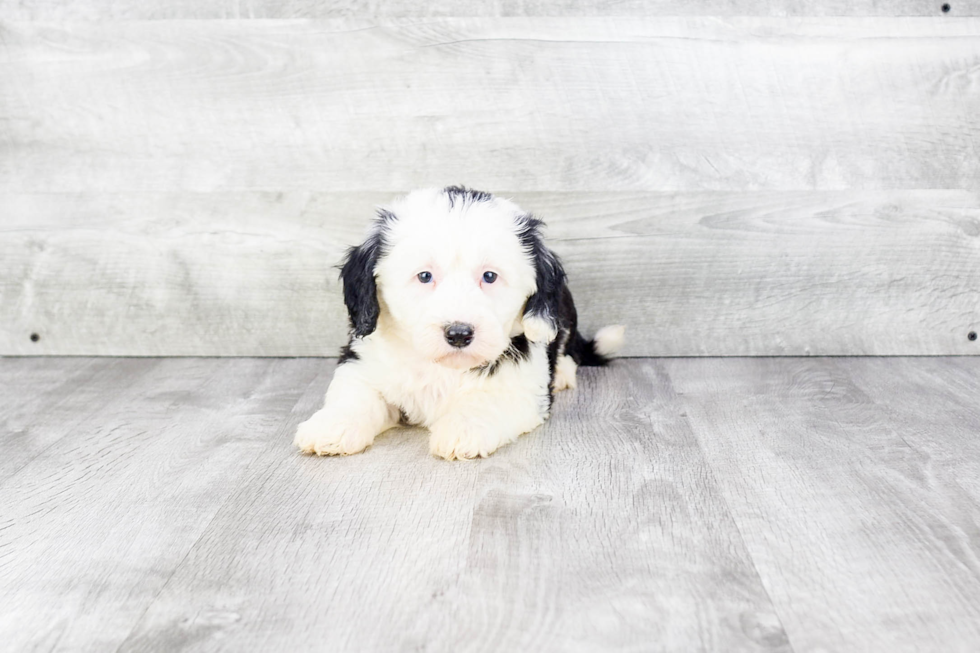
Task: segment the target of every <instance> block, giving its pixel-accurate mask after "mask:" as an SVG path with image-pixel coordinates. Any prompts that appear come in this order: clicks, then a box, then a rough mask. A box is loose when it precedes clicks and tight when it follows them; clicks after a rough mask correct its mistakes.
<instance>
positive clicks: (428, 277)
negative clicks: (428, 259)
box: [418, 271, 432, 283]
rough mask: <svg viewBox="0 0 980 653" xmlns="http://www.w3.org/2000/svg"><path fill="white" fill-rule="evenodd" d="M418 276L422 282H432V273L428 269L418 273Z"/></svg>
mask: <svg viewBox="0 0 980 653" xmlns="http://www.w3.org/2000/svg"><path fill="white" fill-rule="evenodd" d="M418 278H419V281H421V282H422V283H431V282H432V273H431V272H428V271H426V272H419V273H418Z"/></svg>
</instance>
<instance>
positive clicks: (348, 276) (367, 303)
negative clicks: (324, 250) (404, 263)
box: [340, 209, 397, 337]
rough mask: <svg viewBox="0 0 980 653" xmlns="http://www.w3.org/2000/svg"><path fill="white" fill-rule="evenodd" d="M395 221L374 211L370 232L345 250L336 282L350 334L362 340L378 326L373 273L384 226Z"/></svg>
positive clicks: (381, 253) (381, 249)
mask: <svg viewBox="0 0 980 653" xmlns="http://www.w3.org/2000/svg"><path fill="white" fill-rule="evenodd" d="M395 220H397V217H396V216H395V214H394V213H392V212H391V211H388V210H386V209H378V216H377V218H375V229H374V232H373V233H372V234H371V235H370V236H368V239H367V240H365V241H364V242H363V243H361V244H360V245H358V246H357V247H351V248H350V249H349V250H347V256H346V257H345V258H344V262H343V264H342V265H341V268H340V278H341V280H343V282H344V304H346V305H347V315H348V317H349V318H350V328H351V333H352V334H353V335H354V336H355V337H363V336H366V335H368V334H369V333H372V332H373V331H374V330H375V329H376V328H377V326H378V314H379V313H380V312H381V307H380V305H379V304H378V286H377V283H376V281H375V279H374V270H375V268H376V267H377V265H378V259H379V258H381V257H382V256H384V254H385V235H386V234H387V231H388V225H389V224H390V223H391V222H394V221H395Z"/></svg>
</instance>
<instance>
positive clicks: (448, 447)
mask: <svg viewBox="0 0 980 653" xmlns="http://www.w3.org/2000/svg"><path fill="white" fill-rule="evenodd" d="M429 431H430V432H431V435H430V436H429V452H430V453H432V455H434V456H439V457H440V458H445V459H446V460H467V459H470V458H485V457H487V456H489V455H490V454H492V453H493V452H494V451H496V450H497V449H499V448H500V447H501V446H503V445H505V444H507V443H508V442H511V441H513V440H515V439H516V437H517V436H514V437H513V438H502V437H500V435H499V434H497V433H495V432H494V431H493V430H492V429H490V428H487V426H486V425H480V426H476V425H474V424H473V423H468V422H467V420H464V419H454V418H452V417H443V418H442V419H441V420H439V421H438V422H436V423H435V424H433V425H432V427H431V428H430V429H429Z"/></svg>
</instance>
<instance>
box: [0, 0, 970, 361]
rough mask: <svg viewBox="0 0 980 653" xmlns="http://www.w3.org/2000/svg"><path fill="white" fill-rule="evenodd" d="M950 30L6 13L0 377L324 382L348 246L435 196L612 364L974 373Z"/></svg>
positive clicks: (857, 16) (965, 171) (870, 17)
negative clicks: (536, 270)
mask: <svg viewBox="0 0 980 653" xmlns="http://www.w3.org/2000/svg"><path fill="white" fill-rule="evenodd" d="M942 4H943V3H935V2H911V1H896V2H879V1H873V0H854V1H851V2H837V1H834V2H816V1H815V0H812V1H804V0H797V1H795V2H794V1H786V2H778V1H776V0H773V1H763V0H754V1H751V0H728V1H723V0H717V1H709V2H704V3H679V2H676V0H675V1H672V2H659V1H651V2H642V3H641V2H627V3H613V2H608V1H601V0H593V1H592V2H582V3H570V2H531V1H525V2H520V1H517V2H507V3H494V2H491V3H483V2H476V1H475V0H456V1H455V2H447V3H440V4H438V5H432V6H425V3H422V4H421V5H420V6H416V3H408V2H390V3H373V2H346V3H337V2H335V3H307V2H301V1H299V0H293V1H289V0H287V1H284V2H268V1H262V0H255V1H254V2H239V1H237V0H236V1H235V2H230V1H226V2H219V1H215V2H189V1H178V2H159V1H148V2H137V1H136V0H129V1H113V2H108V1H107V0H106V1H103V2H96V1H94V0H86V1H83V2H75V3H59V2H53V1H42V0H36V1H33V2H31V1H29V0H17V1H14V0H0V354H94V355H221V356H224V355H229V356H231V355H252V356H255V355H258V356H264V355H270V356H272V355H274V356H293V355H333V354H334V353H335V351H336V347H337V346H338V345H339V344H340V343H341V342H342V341H343V339H344V334H345V330H346V322H345V317H344V312H343V308H342V305H341V303H340V297H339V287H338V283H337V279H336V270H335V269H334V267H333V266H335V265H336V263H337V262H338V260H339V258H340V255H341V253H342V251H343V249H344V248H345V247H346V246H347V245H349V244H352V243H354V242H357V241H358V240H359V238H360V236H361V234H362V233H363V230H364V228H365V225H366V224H367V221H368V219H369V218H370V216H371V214H372V212H373V208H374V206H375V205H376V204H378V203H383V202H386V201H388V200H390V199H391V198H393V197H394V196H395V195H397V194H399V193H402V192H405V191H408V190H411V189H412V188H416V187H419V186H426V185H446V184H449V183H463V184H466V185H469V186H474V187H477V188H482V189H487V190H491V191H494V192H497V193H500V194H503V195H506V196H509V197H513V198H515V199H516V200H518V201H519V202H520V203H521V204H523V205H524V206H525V207H526V208H528V209H530V210H532V211H534V212H535V213H536V214H538V215H539V216H540V217H542V218H544V219H545V220H546V221H547V222H548V224H549V226H550V235H551V237H552V242H553V245H554V247H555V249H556V250H557V251H558V252H559V253H560V254H561V255H562V256H563V257H564V258H565V260H566V263H567V268H568V269H569V272H570V275H571V281H572V287H573V290H574V291H575V292H576V296H577V299H578V303H579V304H580V312H581V313H582V322H583V325H584V327H585V329H586V330H587V331H588V330H591V329H594V328H597V327H598V326H601V325H602V324H605V323H609V322H621V323H624V324H626V325H627V326H628V327H629V336H628V344H627V348H626V352H625V353H626V354H627V355H643V356H649V355H664V356H688V355H824V354H826V355H831V354H833V355H861V354H883V355H887V354H978V353H980V340H975V341H971V340H970V339H969V337H968V334H969V333H971V332H975V331H980V196H978V193H977V191H978V189H980V18H977V16H980V2H951V3H949V5H950V6H949V11H948V12H943V11H942V9H941V6H942ZM688 5H690V6H688ZM33 334H36V335H37V336H38V337H37V338H36V340H35V339H32V338H31V336H32V335H33Z"/></svg>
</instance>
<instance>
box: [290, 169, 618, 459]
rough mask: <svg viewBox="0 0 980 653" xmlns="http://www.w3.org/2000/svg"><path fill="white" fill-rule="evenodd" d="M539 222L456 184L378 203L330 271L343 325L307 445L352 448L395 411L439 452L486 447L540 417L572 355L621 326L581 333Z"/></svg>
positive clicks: (594, 356) (613, 346) (565, 382)
mask: <svg viewBox="0 0 980 653" xmlns="http://www.w3.org/2000/svg"><path fill="white" fill-rule="evenodd" d="M541 224H542V223H541V222H540V221H539V220H536V219H535V218H534V217H532V216H531V214H529V213H527V212H525V211H523V210H521V208H520V207H518V206H517V205H516V204H514V203H513V202H510V201H508V200H506V199H503V198H499V197H494V196H493V195H491V194H490V193H485V192H481V191H475V190H468V189H465V188H462V187H458V186H450V187H448V188H444V189H428V190H419V191H415V192H413V193H410V194H409V195H407V196H406V197H404V198H402V199H400V200H398V201H397V202H395V203H394V204H393V205H392V206H391V207H390V208H382V209H380V210H379V211H378V217H377V219H376V220H375V221H374V223H373V224H372V227H371V230H370V233H369V235H368V237H367V240H366V241H365V242H364V243H363V244H361V245H360V246H358V247H353V248H351V249H350V251H349V252H348V254H347V258H346V260H345V262H344V265H343V269H342V271H341V278H342V279H343V284H344V302H345V303H346V305H347V310H348V312H349V314H350V321H351V338H350V342H349V343H348V345H347V346H346V347H344V348H343V350H342V352H341V357H340V362H339V364H338V367H337V371H336V373H335V374H334V378H333V381H332V382H331V383H330V387H329V389H328V390H327V396H326V400H325V402H324V406H323V408H322V409H321V410H319V411H318V412H317V413H315V414H314V415H313V417H311V418H310V419H309V420H307V421H306V422H303V423H302V424H300V425H299V428H298V429H297V432H296V438H295V443H296V445H297V446H298V447H299V448H300V449H302V450H303V451H304V452H307V453H316V454H320V455H337V454H354V453H358V452H360V451H363V450H364V449H365V448H366V447H368V446H370V445H371V443H372V442H373V441H374V438H375V436H377V435H378V434H379V433H382V432H383V431H385V430H387V429H389V428H391V427H393V426H396V425H397V424H398V423H399V422H400V421H404V422H407V423H409V424H415V425H420V426H424V427H426V428H428V429H429V431H430V433H431V435H430V439H429V449H430V451H431V452H432V453H433V454H435V455H437V456H441V457H443V458H446V459H450V460H451V459H454V458H475V457H478V456H488V455H490V454H491V453H493V452H494V451H496V450H497V449H498V448H499V447H501V446H503V445H505V444H508V443H510V442H513V441H514V440H516V439H517V437H518V436H520V435H521V434H522V433H527V432H528V431H530V430H532V429H534V428H535V427H537V426H538V425H540V424H541V423H543V422H544V420H545V419H547V417H548V414H549V411H550V410H551V402H552V393H553V392H556V391H559V390H563V389H565V388H574V387H575V373H576V370H577V367H578V366H579V365H603V364H605V363H606V362H607V361H608V357H609V356H610V355H612V354H614V353H615V352H616V351H617V350H618V349H619V347H620V346H621V345H622V342H623V332H624V329H623V327H621V326H609V327H604V328H603V329H600V330H599V332H598V334H597V335H596V337H595V339H594V340H592V341H588V340H586V339H585V338H583V337H582V336H581V334H579V332H578V331H577V329H576V324H577V317H576V313H575V305H574V303H573V302H572V294H571V292H570V291H569V290H568V286H567V285H566V284H565V271H564V270H563V269H562V265H561V262H560V261H559V260H558V257H557V256H556V255H555V254H554V253H553V252H551V251H550V250H549V249H547V248H546V247H545V246H544V243H543V242H542V239H541V234H540V232H539V227H540V226H541Z"/></svg>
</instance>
